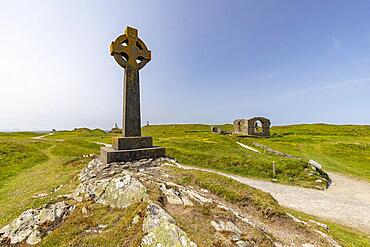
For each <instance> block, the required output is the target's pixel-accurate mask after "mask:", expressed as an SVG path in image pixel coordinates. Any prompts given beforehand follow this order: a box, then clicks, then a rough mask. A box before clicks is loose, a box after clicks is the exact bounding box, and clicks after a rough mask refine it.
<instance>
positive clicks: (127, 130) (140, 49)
mask: <svg viewBox="0 0 370 247" xmlns="http://www.w3.org/2000/svg"><path fill="white" fill-rule="evenodd" d="M110 54H111V55H112V56H113V57H114V59H115V60H116V62H117V63H118V64H119V65H120V66H121V67H122V68H124V70H125V72H124V73H125V74H124V86H123V88H124V89H123V121H122V134H123V136H124V137H132V136H141V115H140V85H139V70H140V69H142V68H143V67H144V66H145V65H146V64H147V63H148V62H149V61H150V59H151V52H150V51H149V50H148V48H147V47H146V45H145V43H144V42H143V41H142V40H141V39H140V38H139V37H138V31H137V29H135V28H132V27H126V29H125V32H124V34H122V35H120V36H118V37H117V38H116V40H115V41H113V42H112V43H111V45H110Z"/></svg>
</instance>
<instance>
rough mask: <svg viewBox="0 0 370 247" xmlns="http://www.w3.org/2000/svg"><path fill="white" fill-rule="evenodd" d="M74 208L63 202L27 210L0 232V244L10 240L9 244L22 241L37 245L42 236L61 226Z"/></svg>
mask: <svg viewBox="0 0 370 247" xmlns="http://www.w3.org/2000/svg"><path fill="white" fill-rule="evenodd" d="M74 208H75V207H74V206H73V205H69V204H67V203H65V202H57V203H55V204H47V205H45V206H43V207H41V208H38V209H29V210H27V211H25V212H23V213H22V214H21V215H20V216H19V217H18V218H17V219H15V220H14V221H13V222H11V223H10V224H8V225H6V226H4V227H3V228H2V229H1V230H0V243H3V242H7V241H9V240H10V244H18V243H22V242H24V241H25V242H26V243H27V244H30V245H33V244H37V243H39V242H40V241H41V237H42V236H45V235H46V234H48V233H49V232H51V231H52V230H53V229H55V228H56V227H58V226H59V225H60V224H62V223H63V222H64V220H65V219H66V217H67V216H68V215H69V214H70V213H71V212H72V211H73V210H74Z"/></svg>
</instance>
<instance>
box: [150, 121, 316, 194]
mask: <svg viewBox="0 0 370 247" xmlns="http://www.w3.org/2000/svg"><path fill="white" fill-rule="evenodd" d="M143 134H144V135H148V136H153V137H154V141H155V144H156V145H160V146H165V147H166V148H167V155H168V156H171V157H173V158H176V159H177V160H178V161H179V162H180V163H182V164H186V165H190V166H197V167H204V168H211V169H215V170H219V171H223V172H227V173H234V174H238V175H242V176H249V177H257V178H261V179H272V178H276V179H277V180H278V181H279V182H281V183H289V184H296V185H301V186H306V187H312V186H314V180H315V179H317V177H315V176H308V172H307V171H305V168H307V164H306V162H302V161H300V160H296V159H288V158H283V157H277V156H274V155H272V154H269V153H261V154H258V153H255V152H252V151H250V150H247V149H245V148H243V147H241V146H239V145H238V144H237V143H236V142H237V141H238V139H237V138H236V137H235V136H229V135H216V134H212V133H210V126H208V125H160V126H146V127H144V128H143ZM273 161H275V162H276V171H277V175H276V176H275V177H274V175H273V172H272V163H273Z"/></svg>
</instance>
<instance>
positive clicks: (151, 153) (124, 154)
mask: <svg viewBox="0 0 370 247" xmlns="http://www.w3.org/2000/svg"><path fill="white" fill-rule="evenodd" d="M165 156H166V149H165V148H163V147H150V148H139V149H129V150H116V149H114V148H112V147H101V148H100V158H101V160H102V161H103V162H105V163H111V162H125V161H132V160H140V159H149V158H153V159H156V158H160V157H165Z"/></svg>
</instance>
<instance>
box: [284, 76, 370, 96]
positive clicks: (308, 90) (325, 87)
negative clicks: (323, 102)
mask: <svg viewBox="0 0 370 247" xmlns="http://www.w3.org/2000/svg"><path fill="white" fill-rule="evenodd" d="M366 82H370V78H360V79H355V80H350V81H343V82H338V83H333V84H328V85H323V86H320V87H311V88H304V89H299V90H295V91H291V92H288V93H285V94H283V95H280V97H290V96H297V95H302V94H307V93H314V92H317V91H322V90H328V89H335V88H341V87H347V86H354V85H358V84H363V83H366Z"/></svg>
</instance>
